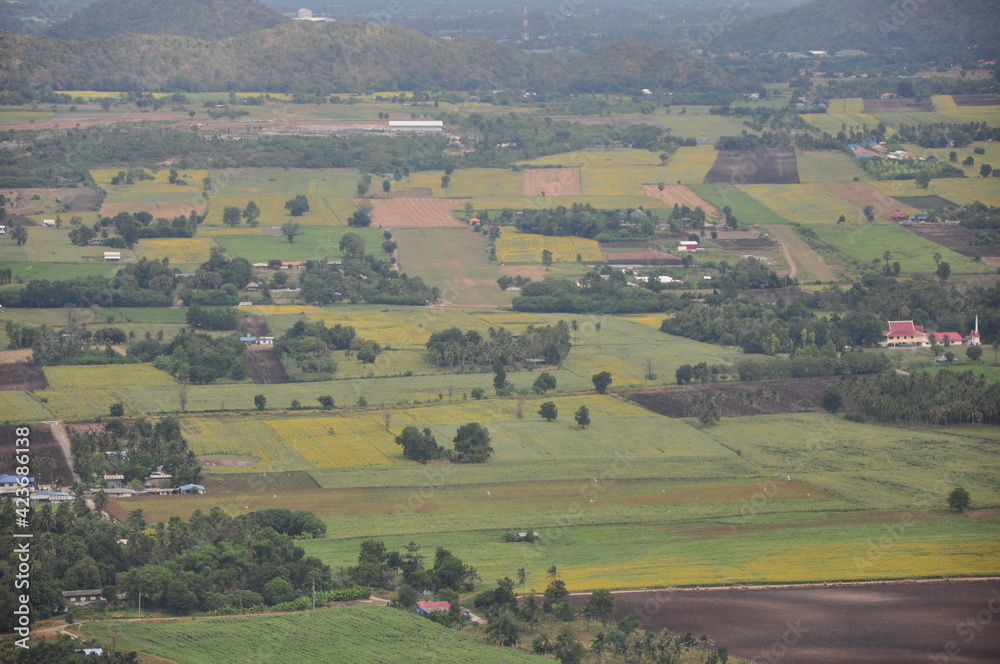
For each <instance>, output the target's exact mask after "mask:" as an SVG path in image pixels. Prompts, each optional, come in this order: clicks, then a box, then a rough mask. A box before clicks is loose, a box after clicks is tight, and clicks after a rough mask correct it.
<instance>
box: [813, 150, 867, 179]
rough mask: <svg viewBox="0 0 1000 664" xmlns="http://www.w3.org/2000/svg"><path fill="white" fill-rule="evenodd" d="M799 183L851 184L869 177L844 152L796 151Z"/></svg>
mask: <svg viewBox="0 0 1000 664" xmlns="http://www.w3.org/2000/svg"><path fill="white" fill-rule="evenodd" d="M795 162H796V164H797V166H798V169H799V182H851V181H853V180H854V178H860V179H861V180H868V179H869V175H868V173H866V172H865V171H864V169H862V168H861V167H860V166H858V165H857V164H856V163H854V161H853V160H852V159H851V158H850V157H848V156H847V155H846V154H844V153H843V152H830V151H827V152H806V151H802V150H796V151H795Z"/></svg>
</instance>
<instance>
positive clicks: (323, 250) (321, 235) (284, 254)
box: [206, 226, 383, 263]
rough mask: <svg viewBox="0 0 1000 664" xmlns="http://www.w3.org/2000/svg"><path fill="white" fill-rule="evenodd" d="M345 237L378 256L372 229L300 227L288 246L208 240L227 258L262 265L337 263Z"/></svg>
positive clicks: (246, 239)
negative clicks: (354, 238)
mask: <svg viewBox="0 0 1000 664" xmlns="http://www.w3.org/2000/svg"><path fill="white" fill-rule="evenodd" d="M206 230H207V229H206ZM208 232H211V231H208ZM347 233H355V234H357V235H360V236H361V237H362V239H364V241H365V250H366V252H367V253H370V254H376V255H377V254H381V253H382V246H381V245H382V242H383V238H382V234H381V232H380V231H379V230H378V229H376V228H348V227H347V226H342V227H338V228H330V227H318V226H303V227H302V233H301V235H298V236H296V237H295V241H294V242H291V243H290V242H289V241H288V238H286V237H285V236H284V235H256V234H255V235H242V234H240V235H237V234H226V235H214V236H212V239H213V240H214V241H215V242H217V243H218V244H220V245H221V246H222V247H223V248H224V249H225V250H226V253H228V254H229V255H230V256H232V257H234V258H235V257H237V256H239V257H241V258H246V259H247V260H248V261H250V262H251V263H266V262H267V261H269V260H271V259H272V258H273V259H277V260H282V261H307V260H320V259H322V258H329V259H330V260H340V259H341V258H342V257H343V255H344V254H343V252H342V251H341V250H340V240H341V238H343V237H344V235H346V234H347Z"/></svg>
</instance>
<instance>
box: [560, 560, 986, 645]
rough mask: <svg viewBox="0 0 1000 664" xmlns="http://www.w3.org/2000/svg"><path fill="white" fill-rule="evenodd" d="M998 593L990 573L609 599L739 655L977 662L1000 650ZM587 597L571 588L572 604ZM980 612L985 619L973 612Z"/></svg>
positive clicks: (624, 610) (622, 611) (650, 626)
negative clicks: (964, 577) (979, 619)
mask: <svg viewBox="0 0 1000 664" xmlns="http://www.w3.org/2000/svg"><path fill="white" fill-rule="evenodd" d="M998 594H1000V583H998V582H997V581H995V580H982V581H980V580H976V581H934V582H905V581H904V582H886V583H872V584H843V585H841V584H837V585H830V586H809V587H794V588H775V587H768V588H752V589H746V588H743V589H729V588H720V589H715V590H683V591H671V590H650V591H641V592H622V593H615V604H616V609H617V615H616V620H618V619H621V618H622V617H624V616H626V615H633V616H641V617H642V626H643V629H647V630H649V631H654V632H655V631H658V630H661V629H663V628H668V629H670V630H671V631H672V632H674V633H675V634H684V633H686V632H691V633H692V634H708V635H710V636H711V637H712V639H713V640H714V641H715V644H716V647H723V646H724V647H726V648H728V650H729V653H730V655H732V656H737V657H740V658H743V659H746V660H747V661H756V662H777V661H780V662H781V663H782V664H813V663H815V662H824V664H912V662H937V661H940V662H948V663H949V664H986V663H987V662H996V661H998V660H1000V630H998V629H996V622H995V621H996V617H995V614H993V613H992V612H991V610H992V607H994V606H996V599H995V598H996V597H997V595H998ZM588 600H589V596H587V595H575V596H572V597H571V598H570V601H571V602H572V603H573V604H574V605H576V606H578V607H581V608H582V607H583V606H585V605H586V602H587V601H588ZM991 602H992V604H991ZM988 607H989V608H988ZM987 614H988V616H987ZM980 615H982V616H983V617H984V618H985V617H988V618H990V620H989V621H986V622H977V620H976V616H980ZM991 623H992V624H991ZM956 626H957V627H959V631H958V632H956ZM963 626H964V628H965V631H963V630H962V629H961V628H962V627H963ZM949 644H951V645H950V646H949ZM946 648H947V650H946ZM946 653H947V654H946Z"/></svg>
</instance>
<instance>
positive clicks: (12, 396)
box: [0, 390, 52, 422]
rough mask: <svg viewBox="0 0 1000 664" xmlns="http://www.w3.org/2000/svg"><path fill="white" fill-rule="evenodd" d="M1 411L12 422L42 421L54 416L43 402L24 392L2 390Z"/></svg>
mask: <svg viewBox="0 0 1000 664" xmlns="http://www.w3.org/2000/svg"><path fill="white" fill-rule="evenodd" d="M0 413H3V419H5V420H10V421H11V422H41V421H44V420H48V419H50V418H51V417H52V415H51V414H50V413H49V411H47V410H45V406H44V405H43V404H40V403H38V402H37V401H35V400H34V399H32V398H31V397H30V396H28V395H27V394H25V393H24V392H15V391H8V390H3V391H0Z"/></svg>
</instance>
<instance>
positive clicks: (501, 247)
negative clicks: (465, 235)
mask: <svg viewBox="0 0 1000 664" xmlns="http://www.w3.org/2000/svg"><path fill="white" fill-rule="evenodd" d="M496 248H497V258H499V259H500V260H501V261H502V262H504V263H540V262H541V261H542V252H543V251H544V250H546V249H548V250H549V251H551V252H552V261H553V262H554V263H572V262H574V261H576V259H577V255H579V256H580V257H581V259H582V260H585V261H600V260H604V254H603V253H601V247H600V245H599V244H598V243H597V242H596V241H595V240H588V239H586V238H580V237H571V236H562V237H550V236H545V235H535V234H533V233H518V232H517V231H512V230H509V229H504V230H503V232H502V233H501V235H500V238H499V239H498V240H497V243H496Z"/></svg>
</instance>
